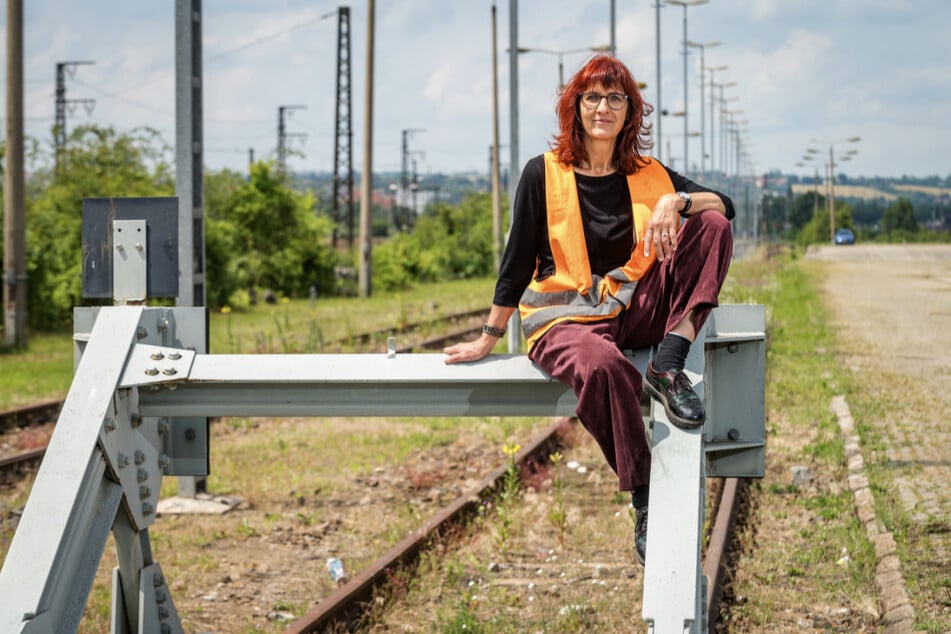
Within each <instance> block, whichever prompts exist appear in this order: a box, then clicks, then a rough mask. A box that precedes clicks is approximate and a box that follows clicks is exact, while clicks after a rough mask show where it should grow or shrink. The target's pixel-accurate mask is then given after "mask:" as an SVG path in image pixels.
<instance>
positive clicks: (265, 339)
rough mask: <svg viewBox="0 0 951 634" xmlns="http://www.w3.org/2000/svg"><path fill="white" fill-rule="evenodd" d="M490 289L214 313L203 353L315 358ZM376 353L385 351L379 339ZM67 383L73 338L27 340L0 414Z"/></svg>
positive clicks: (1, 366) (54, 395) (484, 303)
mask: <svg viewBox="0 0 951 634" xmlns="http://www.w3.org/2000/svg"><path fill="white" fill-rule="evenodd" d="M493 287H494V281H493V280H490V279H476V280H456V281H452V282H441V283H438V284H426V285H420V286H418V287H417V288H414V289H411V290H408V291H404V292H401V293H389V294H381V295H375V296H373V297H369V298H367V299H359V298H345V297H328V298H321V299H318V300H317V301H316V302H310V301H309V300H303V299H302V300H290V301H280V302H278V303H277V304H265V303H261V304H258V305H257V306H253V307H251V308H250V309H249V310H248V311H247V312H240V313H239V312H234V311H232V312H227V311H225V312H222V311H216V312H214V313H212V314H211V315H210V317H209V322H210V326H209V330H210V332H209V347H210V350H211V352H213V353H215V354H232V353H240V354H247V353H264V352H266V353H301V352H307V353H318V352H322V351H323V348H324V346H325V345H326V344H327V343H328V342H331V341H335V340H339V339H343V338H346V337H349V336H352V335H356V334H362V333H365V332H376V331H380V332H383V333H392V332H396V331H397V330H399V329H400V328H401V327H402V326H404V325H406V324H411V323H416V322H425V321H431V320H433V319H436V318H438V317H441V316H444V315H449V314H452V313H457V312H463V311H468V310H476V309H480V308H486V309H487V308H488V306H489V304H491V302H492V289H493ZM399 343H400V341H399V337H397V344H399ZM378 346H379V349H380V350H381V351H382V350H384V349H385V346H386V335H385V334H383V335H381V337H380V341H379V344H378ZM72 376H73V345H72V332H62V333H31V334H30V336H29V337H28V348H27V349H26V350H17V351H6V352H3V351H0V410H5V409H12V408H14V407H19V406H23V405H32V404H34V403H37V402H40V401H44V400H50V399H59V398H63V397H65V396H66V393H67V391H68V390H69V385H70V382H71V381H72Z"/></svg>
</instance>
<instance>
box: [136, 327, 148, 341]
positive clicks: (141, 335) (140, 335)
mask: <svg viewBox="0 0 951 634" xmlns="http://www.w3.org/2000/svg"><path fill="white" fill-rule="evenodd" d="M148 336H149V331H148V330H146V329H145V328H143V327H142V326H139V327H138V328H136V329H135V338H136V339H140V340H141V339H145V338H146V337H148Z"/></svg>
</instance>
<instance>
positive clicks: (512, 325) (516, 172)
mask: <svg viewBox="0 0 951 634" xmlns="http://www.w3.org/2000/svg"><path fill="white" fill-rule="evenodd" d="M518 161H519V159H518V0H510V2H509V188H508V189H509V230H511V229H512V221H513V220H514V219H515V189H516V188H517V187H518V179H519V177H520V176H521V170H520V167H519V162H518ZM521 323H522V322H521V318H520V317H519V314H518V311H517V310H516V311H515V312H514V313H512V316H511V317H510V318H509V325H508V348H509V352H512V353H515V352H518V351H519V350H521V348H522V337H521V330H522V326H521Z"/></svg>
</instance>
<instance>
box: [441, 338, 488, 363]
mask: <svg viewBox="0 0 951 634" xmlns="http://www.w3.org/2000/svg"><path fill="white" fill-rule="evenodd" d="M498 340H499V338H498V337H493V336H491V335H486V334H483V335H482V336H481V337H479V338H478V339H476V340H475V341H466V342H463V343H457V344H455V345H452V346H447V347H446V348H444V349H443V352H444V353H445V354H446V355H447V356H446V359H445V362H446V365H452V364H453V363H465V362H468V361H478V360H479V359H483V358H485V357H486V356H488V354H489V353H490V352H492V348H494V347H495V344H496V342H497V341H498Z"/></svg>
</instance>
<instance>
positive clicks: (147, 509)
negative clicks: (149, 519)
mask: <svg viewBox="0 0 951 634" xmlns="http://www.w3.org/2000/svg"><path fill="white" fill-rule="evenodd" d="M154 510H155V509H153V508H152V505H151V504H150V503H148V502H142V515H151V514H152V512H153V511H154Z"/></svg>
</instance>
